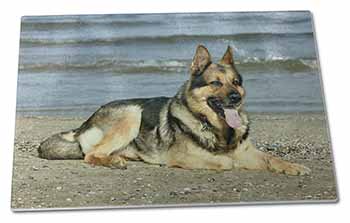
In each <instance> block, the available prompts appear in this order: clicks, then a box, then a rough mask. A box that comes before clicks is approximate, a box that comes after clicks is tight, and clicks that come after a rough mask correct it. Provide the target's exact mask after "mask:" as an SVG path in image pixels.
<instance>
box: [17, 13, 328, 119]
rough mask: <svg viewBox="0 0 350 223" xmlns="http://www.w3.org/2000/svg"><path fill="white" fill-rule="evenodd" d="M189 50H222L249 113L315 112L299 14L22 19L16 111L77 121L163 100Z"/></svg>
mask: <svg viewBox="0 0 350 223" xmlns="http://www.w3.org/2000/svg"><path fill="white" fill-rule="evenodd" d="M198 44H204V45H205V46H206V47H207V48H208V49H209V51H210V52H211V54H212V57H213V59H214V60H218V59H219V58H220V57H221V56H222V55H223V53H224V52H225V50H226V48H227V46H228V45H231V46H232V47H233V48H234V55H235V62H236V65H237V68H238V70H239V71H240V73H241V74H242V76H243V79H244V85H245V87H246V89H247V92H248V93H247V101H246V105H247V110H248V111H252V112H308V111H317V112H319V111H323V99H322V87H321V84H320V75H319V67H318V62H317V52H316V48H315V36H314V33H313V24H312V17H311V14H310V13H309V12H259V13H245V12H244V13H190V14H125V15H72V16H71V15H67V16H29V17H23V18H22V25H21V38H20V52H19V57H20V60H19V75H18V93H17V113H19V114H20V115H26V116H31V115H43V116H74V117H81V116H82V117H86V116H88V115H90V114H91V113H92V112H93V111H94V110H95V109H96V108H98V107H99V106H100V105H102V104H104V103H106V102H109V101H112V100H116V99H122V98H135V97H153V96H161V95H165V96H172V95H174V94H175V93H176V91H177V89H178V88H179V86H181V84H182V83H183V82H184V81H185V80H186V79H188V77H189V73H188V69H189V65H190V63H191V59H192V58H193V55H194V51H195V49H196V46H197V45H198Z"/></svg>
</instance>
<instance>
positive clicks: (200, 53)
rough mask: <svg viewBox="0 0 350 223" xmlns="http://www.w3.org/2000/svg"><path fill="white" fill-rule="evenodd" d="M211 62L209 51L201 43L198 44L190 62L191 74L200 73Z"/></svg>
mask: <svg viewBox="0 0 350 223" xmlns="http://www.w3.org/2000/svg"><path fill="white" fill-rule="evenodd" d="M210 63H211V57H210V53H209V51H208V49H207V48H205V46H203V45H199V46H198V47H197V50H196V54H195V55H194V57H193V60H192V64H191V74H192V75H197V74H200V73H202V72H203V71H204V70H205V69H206V68H207V67H208V65H209V64H210Z"/></svg>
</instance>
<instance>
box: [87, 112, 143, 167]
mask: <svg viewBox="0 0 350 223" xmlns="http://www.w3.org/2000/svg"><path fill="white" fill-rule="evenodd" d="M141 112H142V110H141V109H140V108H139V107H138V106H128V107H126V108H124V109H123V110H122V111H121V112H120V113H119V114H118V115H119V117H118V118H117V119H116V120H114V123H113V124H112V125H111V127H110V129H108V131H106V132H105V134H104V136H103V138H102V139H101V140H100V141H99V142H98V143H97V144H95V145H94V146H93V147H92V149H91V150H90V151H89V152H88V153H87V154H86V155H85V158H84V160H85V162H87V163H91V164H93V165H103V166H108V165H110V163H113V162H115V158H110V157H109V158H108V156H109V155H111V154H112V153H114V152H118V151H120V150H122V149H124V148H125V147H126V146H128V144H129V143H130V142H131V141H132V140H133V139H134V138H136V137H137V135H138V133H139V129H140V125H141ZM97 160H99V161H97Z"/></svg>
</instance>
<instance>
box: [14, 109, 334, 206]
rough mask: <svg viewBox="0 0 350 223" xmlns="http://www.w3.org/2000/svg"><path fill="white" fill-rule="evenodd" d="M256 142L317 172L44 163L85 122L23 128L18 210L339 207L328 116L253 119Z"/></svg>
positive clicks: (28, 121) (33, 120) (40, 120)
mask: <svg viewBox="0 0 350 223" xmlns="http://www.w3.org/2000/svg"><path fill="white" fill-rule="evenodd" d="M250 120H251V137H252V139H253V140H254V143H255V144H256V145H257V147H258V148H259V149H261V150H264V151H267V152H269V153H271V154H274V155H276V156H280V157H283V159H286V160H290V161H294V162H298V163H301V164H304V165H306V166H308V167H309V168H311V170H312V173H311V175H310V176H297V177H295V176H286V175H281V174H275V173H270V172H263V171H243V170H240V171H238V170H233V171H225V172H215V171H206V170H193V171H188V170H182V169H174V168H166V167H160V166H154V165H147V164H144V163H142V162H129V163H128V168H127V169H126V170H116V169H109V168H105V167H91V166H89V165H87V164H85V163H84V162H83V161H82V160H54V161H52V160H51V161H48V160H44V159H40V158H38V156H37V151H36V149H37V147H38V145H39V143H40V141H41V140H43V139H44V138H46V137H48V136H50V135H51V134H53V133H56V132H59V131H63V130H67V129H71V128H75V127H77V126H79V125H80V123H81V122H82V121H83V119H80V118H76V119H70V118H55V117H19V116H17V120H16V138H15V149H14V169H13V185H12V208H13V209H18V210H20V209H47V208H70V207H71V208H80V207H90V208H94V207H106V206H107V207H113V206H121V207H125V206H149V205H154V206H159V205H163V204H164V205H176V204H193V205H200V204H214V203H215V204H227V203H234V204H240V203H241V204H244V203H247V202H248V203H249V202H263V203H266V202H271V201H278V202H282V203H283V202H288V201H293V202H298V201H304V200H306V201H314V202H317V201H321V200H324V201H334V200H336V199H337V193H336V183H335V178H334V175H333V161H332V155H331V148H330V142H329V140H328V135H327V134H328V133H327V126H326V122H325V118H324V115H323V114H322V113H290V114H286V113H284V114H277V113H273V114H268V113H266V114H251V115H250Z"/></svg>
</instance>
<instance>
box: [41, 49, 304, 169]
mask: <svg viewBox="0 0 350 223" xmlns="http://www.w3.org/2000/svg"><path fill="white" fill-rule="evenodd" d="M242 82H243V80H242V77H241V75H240V74H239V72H238V71H237V69H236V67H235V65H234V61H233V52H232V49H231V47H230V46H229V47H228V48H227V51H226V52H225V54H224V56H223V57H222V59H221V60H220V61H219V62H218V63H213V62H212V61H211V56H210V54H209V51H208V50H207V48H205V47H204V46H202V45H199V46H198V47H197V49H196V53H195V55H194V58H193V61H192V64H191V67H190V77H189V80H188V81H186V82H185V83H184V84H183V86H182V87H181V88H180V89H179V91H178V93H177V94H176V95H175V96H174V97H171V98H169V97H156V98H140V99H129V100H117V101H112V102H110V103H108V104H106V105H103V106H101V107H100V108H99V109H98V110H97V111H96V112H95V113H94V114H93V115H92V116H91V117H90V118H89V119H88V120H87V121H85V122H84V123H83V124H82V125H81V126H80V127H79V128H77V129H74V130H71V131H67V132H62V133H58V134H56V135H53V136H51V137H49V138H48V139H46V140H45V141H43V142H42V143H41V144H40V147H39V149H38V152H39V156H40V157H42V158H46V159H84V161H85V162H86V163H89V164H91V165H102V166H106V167H111V168H126V162H127V160H141V161H144V162H146V163H150V164H159V165H166V166H168V167H178V168H184V169H190V170H191V169H209V170H231V169H250V170H269V171H273V172H277V173H285V174H289V175H304V174H309V173H310V169H309V168H307V167H305V166H303V165H299V164H295V163H290V162H287V161H284V160H281V159H279V158H277V157H274V156H272V155H269V154H266V153H264V152H262V151H260V150H257V149H256V148H255V146H254V145H253V143H251V141H250V139H249V122H248V118H247V115H246V113H245V112H244V109H243V104H244V98H245V94H246V93H245V90H244V88H243V85H242Z"/></svg>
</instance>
